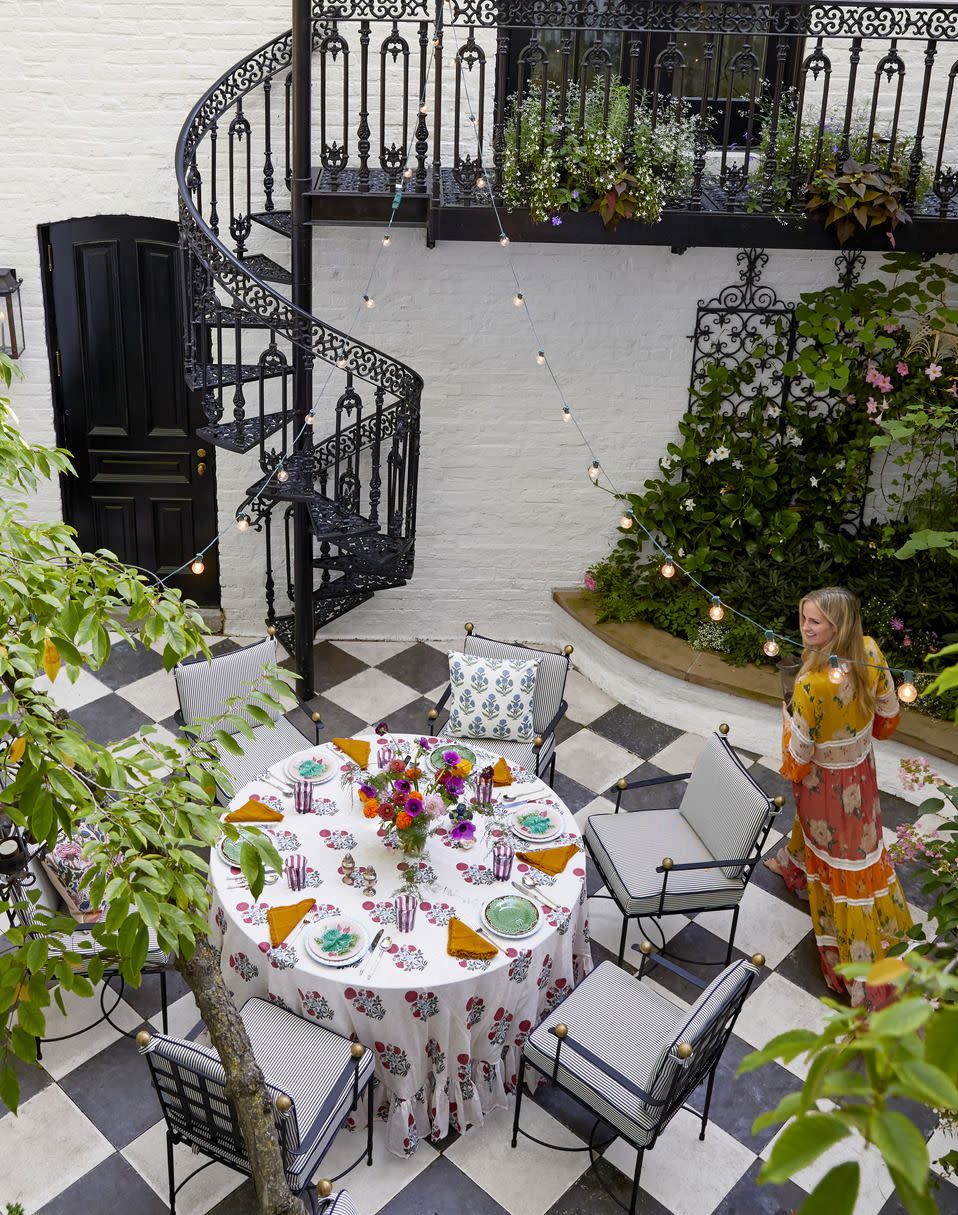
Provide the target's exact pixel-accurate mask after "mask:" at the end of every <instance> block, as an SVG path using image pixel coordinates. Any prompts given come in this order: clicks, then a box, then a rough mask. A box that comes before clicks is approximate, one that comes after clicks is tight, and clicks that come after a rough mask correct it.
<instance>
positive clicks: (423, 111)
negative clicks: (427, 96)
mask: <svg viewBox="0 0 958 1215" xmlns="http://www.w3.org/2000/svg"><path fill="white" fill-rule="evenodd" d="M419 113H420V114H428V113H429V106H427V105H426V103H425V102H423V103H422V105H421V106H420V107H419Z"/></svg>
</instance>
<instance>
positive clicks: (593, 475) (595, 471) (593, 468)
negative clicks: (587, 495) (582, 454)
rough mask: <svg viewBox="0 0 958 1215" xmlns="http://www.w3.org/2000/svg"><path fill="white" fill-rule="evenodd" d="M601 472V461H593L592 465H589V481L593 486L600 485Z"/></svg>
mask: <svg viewBox="0 0 958 1215" xmlns="http://www.w3.org/2000/svg"><path fill="white" fill-rule="evenodd" d="M601 472H602V469H601V468H600V467H599V461H598V460H593V461H592V463H591V464H590V465H589V480H590V481H591V482H592V484H593V485H598V484H599V474H600V473H601Z"/></svg>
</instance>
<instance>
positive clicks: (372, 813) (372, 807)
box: [363, 800, 379, 818]
mask: <svg viewBox="0 0 958 1215" xmlns="http://www.w3.org/2000/svg"><path fill="white" fill-rule="evenodd" d="M378 813H379V803H378V802H376V801H375V800H370V801H368V802H367V803H366V804H365V806H363V814H364V815H365V816H366V818H375V817H376V815H377V814H378Z"/></svg>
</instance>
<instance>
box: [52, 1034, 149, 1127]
mask: <svg viewBox="0 0 958 1215" xmlns="http://www.w3.org/2000/svg"><path fill="white" fill-rule="evenodd" d="M60 1087H61V1088H62V1089H63V1091H64V1092H65V1093H66V1095H67V1096H68V1097H69V1098H70V1100H71V1101H72V1102H73V1103H74V1104H75V1105H77V1106H78V1107H79V1108H80V1109H81V1110H82V1111H83V1113H84V1114H86V1116H87V1117H88V1118H89V1119H90V1121H91V1122H92V1123H93V1125H94V1126H95V1127H96V1128H97V1130H98V1131H99V1132H100V1134H101V1135H103V1136H105V1137H106V1138H107V1139H109V1141H110V1143H112V1144H113V1146H114V1147H115V1148H123V1147H126V1145H127V1144H128V1143H132V1142H133V1140H134V1139H136V1138H137V1136H138V1135H142V1134H143V1132H144V1131H147V1130H149V1128H150V1127H151V1126H153V1125H154V1123H156V1122H158V1121H159V1119H160V1118H161V1117H162V1112H161V1110H160V1103H159V1102H158V1101H157V1099H156V1093H155V1092H154V1090H153V1085H152V1083H151V1082H150V1072H149V1068H148V1067H146V1065H145V1063H144V1061H143V1060H142V1059H141V1058H140V1054H139V1051H138V1050H137V1047H136V1043H135V1042H133V1041H132V1040H131V1039H130V1038H120V1039H119V1041H117V1042H113V1043H111V1045H110V1046H108V1047H106V1048H105V1049H104V1050H101V1051H100V1052H99V1054H96V1055H94V1056H93V1058H92V1059H88V1060H87V1061H86V1063H81V1064H80V1066H79V1067H75V1068H74V1069H73V1071H72V1072H68V1073H67V1074H66V1075H65V1076H64V1077H63V1079H62V1080H61V1081H60Z"/></svg>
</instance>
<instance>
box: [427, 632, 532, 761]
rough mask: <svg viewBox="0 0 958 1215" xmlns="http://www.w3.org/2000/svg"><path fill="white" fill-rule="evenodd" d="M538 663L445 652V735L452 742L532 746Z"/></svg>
mask: <svg viewBox="0 0 958 1215" xmlns="http://www.w3.org/2000/svg"><path fill="white" fill-rule="evenodd" d="M539 662H540V660H539V659H538V658H532V659H524V658H522V659H519V658H483V657H482V656H481V655H479V654H457V653H456V651H455V650H450V651H449V687H450V689H451V694H450V702H451V706H452V707H451V708H450V710H449V724H448V725H447V727H446V728H447V730H448V732H449V733H450V734H452V735H453V736H454V737H456V738H498V739H502V740H510V741H512V742H524V743H527V742H532V740H533V738H534V737H535V733H536V731H535V726H534V725H533V721H532V698H533V696H534V695H535V690H536V675H537V674H538V671H539Z"/></svg>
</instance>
